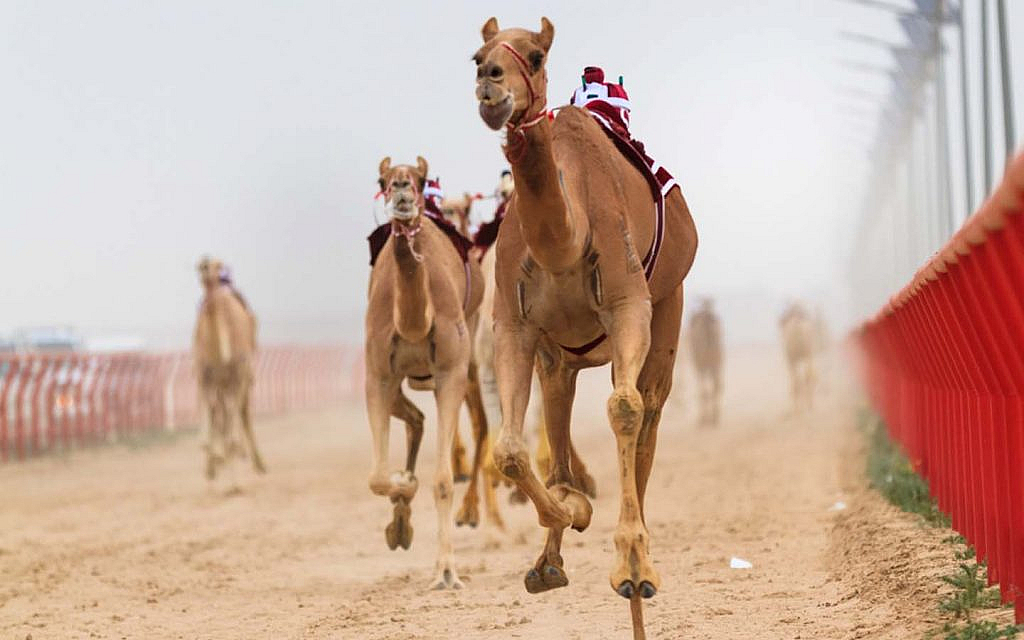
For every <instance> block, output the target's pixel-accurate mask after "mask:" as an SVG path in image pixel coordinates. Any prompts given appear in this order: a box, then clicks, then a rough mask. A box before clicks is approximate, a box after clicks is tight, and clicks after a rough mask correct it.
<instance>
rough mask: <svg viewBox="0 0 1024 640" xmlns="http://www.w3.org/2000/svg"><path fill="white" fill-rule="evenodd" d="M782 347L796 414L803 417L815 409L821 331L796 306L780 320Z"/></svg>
mask: <svg viewBox="0 0 1024 640" xmlns="http://www.w3.org/2000/svg"><path fill="white" fill-rule="evenodd" d="M779 328H780V330H781V332H782V347H783V350H784V351H785V353H786V365H787V366H788V367H789V379H790V385H791V390H792V394H793V411H794V413H802V412H804V411H807V410H809V409H810V408H811V405H812V404H813V400H814V385H815V382H816V378H817V374H816V372H815V367H814V356H815V352H816V351H817V346H818V335H817V328H816V327H815V323H814V321H813V320H812V319H811V316H810V314H808V313H807V310H806V309H804V307H803V306H802V305H801V304H799V303H796V302H794V303H792V304H790V305H789V307H788V308H787V309H786V312H785V313H783V314H782V317H781V318H780V319H779Z"/></svg>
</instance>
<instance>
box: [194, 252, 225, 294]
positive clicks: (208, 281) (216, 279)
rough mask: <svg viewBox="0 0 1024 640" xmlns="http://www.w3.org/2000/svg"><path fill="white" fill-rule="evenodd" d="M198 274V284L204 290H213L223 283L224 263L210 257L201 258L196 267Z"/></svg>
mask: <svg viewBox="0 0 1024 640" xmlns="http://www.w3.org/2000/svg"><path fill="white" fill-rule="evenodd" d="M196 270H197V271H198V272H199V283H200V284H201V285H203V288H204V289H213V288H214V287H217V286H218V285H220V284H221V282H223V278H224V274H225V273H227V271H226V268H225V266H224V263H223V262H221V261H220V260H218V259H217V258H213V257H210V256H203V257H202V258H200V259H199V264H197V265H196Z"/></svg>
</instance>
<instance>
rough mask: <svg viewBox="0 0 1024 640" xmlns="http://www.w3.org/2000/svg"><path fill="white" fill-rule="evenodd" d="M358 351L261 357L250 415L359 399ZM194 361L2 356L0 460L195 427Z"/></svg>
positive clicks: (271, 350) (180, 357) (175, 355)
mask: <svg viewBox="0 0 1024 640" xmlns="http://www.w3.org/2000/svg"><path fill="white" fill-rule="evenodd" d="M362 375H363V374H362V350H361V349H347V348H344V347H334V346H332V347H323V346H310V347H300V346H296V347H264V348H261V349H260V350H259V352H258V353H257V359H256V373H255V376H256V381H255V388H254V389H253V397H252V409H253V412H254V413H255V414H257V415H268V414H275V413H284V412H288V411H293V410H300V409H318V408H325V407H329V406H334V405H337V404H339V403H341V402H342V401H343V400H344V399H345V398H348V397H352V396H354V395H356V394H358V393H360V392H361V391H362V388H363V378H362ZM199 418H200V416H199V403H198V388H197V385H196V381H195V376H194V373H193V366H192V357H191V355H190V354H189V353H187V352H172V353H112V354H108V353H88V352H67V353H11V354H3V353H0V460H3V461H7V460H11V459H21V458H24V457H26V456H30V455H34V454H38V453H43V452H49V451H54V450H68V449H70V448H72V447H78V446H82V445H87V444H90V443H94V442H109V441H112V440H116V439H118V438H120V437H123V436H130V435H134V434H139V433H142V432H146V431H152V430H173V429H178V428H181V427H186V426H195V425H197V424H199Z"/></svg>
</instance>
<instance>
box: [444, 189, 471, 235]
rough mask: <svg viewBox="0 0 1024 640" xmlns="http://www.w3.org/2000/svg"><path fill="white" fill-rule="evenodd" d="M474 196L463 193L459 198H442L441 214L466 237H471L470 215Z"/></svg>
mask: <svg viewBox="0 0 1024 640" xmlns="http://www.w3.org/2000/svg"><path fill="white" fill-rule="evenodd" d="M473 200H474V198H473V196H472V194H469V193H463V194H462V195H461V196H459V197H458V198H444V199H442V200H441V214H442V215H444V219H445V220H447V221H448V222H450V223H451V224H452V225H454V226H455V228H456V229H458V230H459V233H461V234H462V235H463V236H465V237H466V238H470V236H471V234H470V232H469V215H470V212H471V211H472V209H473Z"/></svg>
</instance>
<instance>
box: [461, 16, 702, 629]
mask: <svg viewBox="0 0 1024 640" xmlns="http://www.w3.org/2000/svg"><path fill="white" fill-rule="evenodd" d="M481 33H482V36H483V42H484V44H483V46H482V47H480V49H479V50H477V52H476V53H475V54H474V55H473V61H474V63H475V65H476V97H477V100H478V102H479V113H480V117H481V119H482V120H483V121H484V124H486V125H487V126H488V127H489V128H490V129H493V130H500V129H505V130H506V131H507V142H506V144H505V145H504V152H505V156H506V159H508V160H509V162H510V164H511V168H512V174H513V177H514V179H515V185H516V190H515V195H514V196H513V198H512V201H511V203H510V205H509V211H508V214H507V215H506V218H505V223H504V224H503V225H502V228H501V232H500V233H499V237H498V242H497V247H496V252H497V255H496V265H495V280H496V283H497V291H496V294H495V301H494V318H495V325H494V332H495V336H494V342H495V363H496V368H497V379H498V390H499V395H500V398H501V418H502V422H501V431H500V434H499V436H498V438H497V440H496V442H495V444H494V452H493V453H494V461H495V464H496V465H497V467H498V469H499V470H500V471H501V472H502V473H503V474H504V475H506V476H507V477H509V478H511V479H512V480H513V481H515V483H516V484H517V486H519V487H520V488H521V489H522V490H523V491H524V492H525V493H526V495H527V496H529V498H530V500H531V501H532V502H533V504H534V506H535V507H536V510H537V515H538V521H539V524H540V525H541V526H542V527H545V528H547V530H548V535H547V542H546V544H545V545H544V549H543V551H542V552H541V554H540V557H539V558H538V559H537V561H536V563H535V564H534V566H533V567H532V568H530V569H529V571H527V573H526V576H525V579H524V582H525V586H526V590H527V591H528V592H530V593H539V592H542V591H546V590H548V589H554V588H557V587H563V586H566V585H567V584H568V577H567V575H566V573H565V570H564V568H563V559H562V556H561V543H562V536H563V533H564V530H565V529H566V528H567V527H572V528H573V529H576V530H578V531H582V530H584V529H586V527H587V526H588V525H589V523H590V518H591V514H592V507H591V504H590V502H589V501H588V500H587V498H586V496H584V495H583V493H582V492H580V491H579V490H578V489H576V488H574V486H573V485H574V482H573V473H572V469H571V464H570V455H569V445H570V439H571V437H570V425H569V422H570V418H571V409H572V401H573V397H574V395H575V383H576V377H577V373H578V372H579V371H580V370H581V369H583V368H587V367H594V366H600V365H604V364H607V363H609V362H610V363H611V364H612V384H613V391H612V394H611V396H610V397H609V398H608V404H607V411H608V421H609V423H610V424H611V429H612V431H613V432H614V434H615V441H616V451H617V454H618V456H617V457H618V473H617V475H618V477H619V478H620V480H621V495H620V504H619V519H618V525H617V527H616V530H615V535H614V542H615V549H616V554H617V558H616V561H615V563H614V565H613V569H612V571H611V574H610V576H609V579H610V580H609V581H610V583H611V587H612V589H613V590H615V592H616V593H618V594H619V595H621V596H622V597H624V598H627V599H629V601H630V611H631V613H632V615H633V627H634V637H643V633H644V632H643V621H642V608H641V600H640V598H641V597H642V598H650V597H653V596H654V595H655V594H656V592H657V589H658V587H659V585H660V584H661V580H660V578H659V576H658V573H657V570H656V569H655V568H654V565H653V564H652V562H651V559H650V554H649V549H648V546H649V541H650V534H649V531H648V529H647V526H646V520H645V514H644V508H643V505H644V495H645V493H646V491H647V482H648V478H649V475H650V472H651V466H652V463H653V460H654V450H655V442H656V438H657V429H658V423H659V420H660V417H661V409H662V406H663V405H664V402H665V400H666V398H667V397H668V394H669V390H670V389H671V386H672V373H673V368H674V364H675V357H676V350H677V347H678V344H679V329H680V324H681V316H682V308H683V278H684V277H685V276H686V275H687V273H688V272H689V270H690V267H691V265H692V264H693V259H694V256H695V254H696V248H697V231H696V228H695V226H694V223H693V219H692V218H691V216H690V212H689V209H688V207H687V205H686V202H685V200H684V199H683V196H682V194H681V193H680V190H679V189H675V188H673V189H671V190H670V191H669V192H668V194H667V195H666V197H665V208H664V218H663V222H664V226H663V227H661V228H662V229H667V230H668V232H667V233H664V234H663V235H659V233H658V222H659V220H656V216H655V215H654V213H653V212H652V210H653V209H654V207H653V206H652V189H651V186H650V184H649V183H648V181H647V180H646V178H645V176H644V174H642V173H641V171H640V170H639V169H637V168H636V167H635V166H634V165H633V164H632V163H631V162H630V161H629V160H628V159H627V158H626V157H625V155H624V154H623V153H620V151H619V148H617V146H616V145H615V144H614V143H613V142H612V141H611V140H610V139H609V137H608V135H606V133H605V131H604V130H602V128H601V125H600V124H598V122H597V121H596V120H595V118H594V117H592V116H591V115H589V114H588V113H587V112H586V111H584V110H583V109H580V108H576V107H573V106H568V107H565V108H562V109H560V110H559V111H558V113H557V115H551V114H549V112H548V111H547V109H546V101H547V75H546V72H545V61H546V58H547V55H548V52H549V50H550V48H551V43H552V41H553V39H554V27H553V26H552V24H551V22H550V21H549V20H548V19H547V18H542V20H541V30H540V31H539V32H531V31H528V30H526V29H505V30H501V29H499V27H498V21H497V20H496V19H495V18H490V19H489V20H488V21H487V22H486V23H485V24H484V25H483V28H482V30H481ZM656 241H659V242H661V245H660V251H658V250H657V249H658V248H659V247H658V245H657V244H655V242H656ZM649 247H651V248H652V249H654V251H650V250H649V249H648V248H649ZM644 252H648V253H647V255H648V256H653V259H645V260H641V257H640V256H641V255H644ZM659 254H660V260H659V259H657V256H658V255H659ZM645 263H646V264H645ZM648 276H649V280H648ZM535 362H538V366H537V372H538V374H539V378H540V384H541V394H542V396H543V401H544V417H545V422H546V429H547V435H548V440H549V442H550V444H551V453H552V462H551V475H550V477H549V478H548V481H547V483H546V485H545V483H541V482H540V481H539V480H538V479H537V476H536V475H535V474H534V472H533V470H532V468H531V465H530V460H529V455H528V453H527V449H526V446H525V442H524V438H523V422H524V414H525V411H526V407H527V403H528V400H529V396H530V380H531V374H532V372H533V368H534V363H535Z"/></svg>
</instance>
